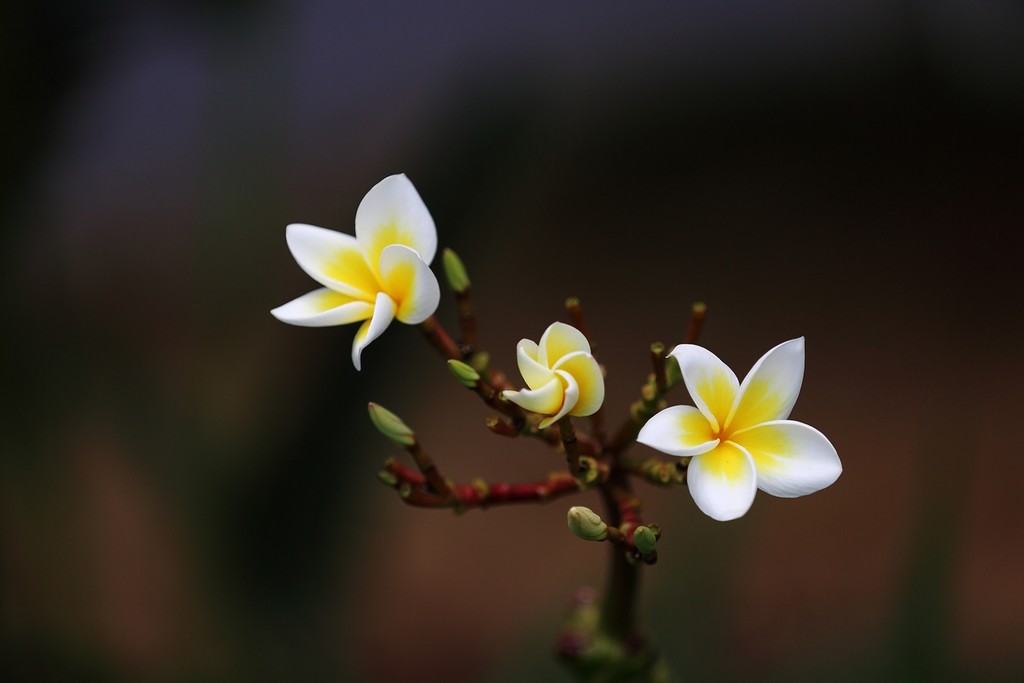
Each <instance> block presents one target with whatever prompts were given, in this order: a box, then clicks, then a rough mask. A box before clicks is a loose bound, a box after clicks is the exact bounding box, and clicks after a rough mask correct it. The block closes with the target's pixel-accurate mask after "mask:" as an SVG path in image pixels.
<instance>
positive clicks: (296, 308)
mask: <svg viewBox="0 0 1024 683" xmlns="http://www.w3.org/2000/svg"><path fill="white" fill-rule="evenodd" d="M270 314H271V315H273V316H274V317H275V318H277V319H278V320H280V321H281V322H285V323H289V324H290V325H301V326H303V327H326V326H328V325H346V324H348V323H354V322H357V321H359V320H366V319H367V318H369V317H370V316H371V315H373V304H371V303H368V302H366V301H360V300H357V299H353V298H352V297H350V296H346V295H344V294H339V293H338V292H335V291H332V290H330V289H327V288H326V287H324V288H322V289H314V290H313V291H312V292H309V293H308V294H303V295H302V296H300V297H299V298H297V299H292V300H291V301H289V302H288V303H286V304H284V305H282V306H278V307H277V308H275V309H274V310H272V311H271V312H270Z"/></svg>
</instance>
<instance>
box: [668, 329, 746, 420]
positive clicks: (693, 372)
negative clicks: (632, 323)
mask: <svg viewBox="0 0 1024 683" xmlns="http://www.w3.org/2000/svg"><path fill="white" fill-rule="evenodd" d="M669 355H671V356H672V357H674V358H675V359H676V361H677V362H678V363H679V369H680V370H681V371H682V373H683V381H684V382H685V383H686V389H687V390H688V391H689V392H690V398H692V399H693V403H694V405H696V406H697V409H698V410H700V412H702V413H703V414H704V417H706V418H707V419H708V422H710V423H711V428H712V429H713V430H714V431H715V432H718V431H720V428H721V426H722V425H724V424H725V418H726V417H728V415H729V410H730V409H731V408H732V405H733V402H734V401H735V399H736V388H737V387H738V386H739V384H740V383H739V380H737V379H736V374H735V373H734V372H733V371H732V370H730V369H729V366H728V365H726V364H725V363H723V362H722V361H721V359H719V357H718V356H716V355H715V354H713V353H711V352H710V351H708V350H707V349H705V348H704V347H702V346H696V345H695V344H680V345H679V346H677V347H676V348H674V349H672V353H671V354H669Z"/></svg>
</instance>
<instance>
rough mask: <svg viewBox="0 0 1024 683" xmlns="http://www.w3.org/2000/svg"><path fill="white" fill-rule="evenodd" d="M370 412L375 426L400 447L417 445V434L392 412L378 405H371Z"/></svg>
mask: <svg viewBox="0 0 1024 683" xmlns="http://www.w3.org/2000/svg"><path fill="white" fill-rule="evenodd" d="M369 411H370V420H371V421H372V422H373V426H374V427H376V428H377V431H379V432H380V433H381V434H383V435H384V436H386V437H388V438H389V439H391V440H392V441H394V442H395V443H397V444H398V445H400V446H411V445H413V444H414V443H416V434H414V433H413V431H412V430H411V429H409V426H408V425H406V424H405V423H404V422H402V420H401V418H399V417H398V416H397V415H395V414H394V413H392V412H391V411H390V410H388V409H387V408H385V407H383V406H380V405H377V404H376V403H370V405H369Z"/></svg>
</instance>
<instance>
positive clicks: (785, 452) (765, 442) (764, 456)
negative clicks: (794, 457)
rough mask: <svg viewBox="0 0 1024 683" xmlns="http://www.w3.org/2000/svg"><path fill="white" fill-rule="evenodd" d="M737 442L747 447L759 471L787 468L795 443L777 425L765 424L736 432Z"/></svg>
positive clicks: (774, 470) (733, 437)
mask: <svg viewBox="0 0 1024 683" xmlns="http://www.w3.org/2000/svg"><path fill="white" fill-rule="evenodd" d="M731 438H732V439H733V440H734V441H735V442H736V443H738V444H739V445H741V446H743V447H744V448H746V449H747V451H748V452H749V453H750V455H751V456H753V458H754V466H755V467H757V470H758V471H759V472H766V473H767V472H778V471H779V470H780V469H785V468H786V461H787V460H788V459H789V457H791V454H792V453H793V444H792V442H791V441H790V439H789V437H787V436H786V433H785V432H784V431H783V430H782V429H779V428H777V427H776V426H775V425H765V426H763V427H757V428H756V429H751V430H749V431H745V432H740V433H739V434H734V435H733V436H732V437H731Z"/></svg>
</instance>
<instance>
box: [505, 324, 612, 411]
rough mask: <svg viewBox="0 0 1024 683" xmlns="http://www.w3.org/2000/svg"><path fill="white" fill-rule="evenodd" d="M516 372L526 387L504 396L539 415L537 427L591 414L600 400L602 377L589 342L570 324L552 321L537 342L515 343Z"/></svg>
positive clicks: (522, 341) (601, 398)
mask: <svg viewBox="0 0 1024 683" xmlns="http://www.w3.org/2000/svg"><path fill="white" fill-rule="evenodd" d="M516 357H517V360H518V361H519V372H520V373H522V375H523V380H525V381H526V386H528V387H529V389H523V390H522V391H511V390H506V391H505V392H504V395H505V398H507V399H508V400H510V401H512V402H513V403H515V404H517V405H519V406H522V407H523V408H525V409H526V410H530V411H532V412H535V413H540V414H541V415H548V416H549V417H545V418H544V419H543V420H541V422H540V425H539V426H540V428H541V429H543V428H544V427H547V426H548V425H550V424H552V423H554V422H556V421H557V420H560V419H561V418H563V417H564V416H566V415H575V416H578V417H584V416H587V415H593V414H594V413H595V412H597V409H598V408H600V407H601V403H602V402H603V401H604V377H603V376H602V375H601V367H600V366H599V365H598V364H597V361H596V360H595V359H594V356H593V355H591V353H590V342H588V341H587V338H586V337H585V336H583V333H582V332H580V331H579V330H577V329H576V328H575V327H573V326H572V325H566V324H565V323H552V324H551V325H550V326H549V327H548V329H546V330H544V334H543V335H542V336H541V338H540V343H535V342H532V341H530V340H529V339H523V340H521V341H520V342H519V344H518V345H517V346H516Z"/></svg>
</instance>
